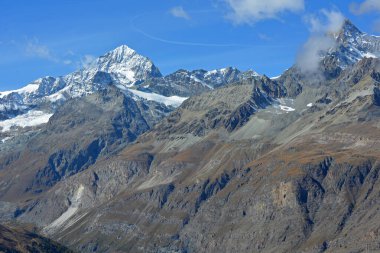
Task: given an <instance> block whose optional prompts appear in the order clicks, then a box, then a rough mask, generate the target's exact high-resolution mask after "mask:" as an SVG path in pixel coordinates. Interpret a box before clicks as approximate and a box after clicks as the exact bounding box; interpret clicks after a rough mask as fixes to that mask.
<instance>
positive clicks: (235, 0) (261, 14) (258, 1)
mask: <svg viewBox="0 0 380 253" xmlns="http://www.w3.org/2000/svg"><path fill="white" fill-rule="evenodd" d="M225 2H226V3H227V4H228V6H229V7H230V9H231V12H230V13H229V14H228V15H227V17H228V18H229V19H231V20H232V21H233V22H234V23H236V24H240V23H249V24H252V23H255V22H257V21H259V20H262V19H276V18H278V15H279V14H281V13H283V12H299V11H303V10H304V8H305V3H304V0H225Z"/></svg>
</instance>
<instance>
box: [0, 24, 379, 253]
mask: <svg viewBox="0 0 380 253" xmlns="http://www.w3.org/2000/svg"><path fill="white" fill-rule="evenodd" d="M347 25H348V23H347V22H346V23H345V25H344V26H343V30H342V31H341V33H340V34H341V35H342V36H344V34H347V33H345V32H344V31H345V29H346V27H347ZM350 29H351V30H354V29H353V28H352V27H351V28H350ZM356 29H357V28H356ZM350 34H351V35H352V34H356V35H357V36H359V37H361V36H362V35H363V33H361V32H360V33H350ZM351 35H350V36H351ZM356 35H355V39H353V40H351V39H349V38H347V39H342V41H359V40H360V38H359V37H356ZM337 43H339V42H337ZM376 43H377V42H374V45H373V46H371V47H367V48H368V52H370V53H372V54H373V55H371V56H370V57H366V55H365V54H360V57H358V58H352V57H351V56H350V55H349V54H347V55H346V53H347V47H337V48H335V50H338V51H336V52H335V53H334V54H331V51H330V53H328V54H327V55H325V57H324V59H322V61H321V63H320V69H319V72H320V73H322V74H323V75H322V77H323V78H320V77H321V76H319V75H318V76H317V75H315V76H313V75H308V74H305V73H302V71H301V70H300V69H298V68H297V66H293V67H292V68H290V69H289V70H287V71H285V72H284V73H283V75H281V77H279V78H275V79H270V78H268V77H266V76H257V75H256V74H255V73H252V72H251V73H247V74H245V73H241V72H239V71H237V70H236V69H233V68H227V69H224V70H221V72H223V74H224V75H223V78H222V77H220V78H217V77H215V76H213V77H212V78H211V77H210V78H211V80H214V81H213V82H214V83H213V84H209V83H207V82H206V81H205V80H206V79H207V78H209V76H210V75H211V74H207V73H208V72H207V71H194V72H188V71H182V70H180V71H178V72H176V73H174V74H173V76H170V77H159V76H157V77H153V78H152V80H160V82H162V85H161V84H160V83H159V82H158V81H157V82H156V83H154V82H150V81H149V80H146V81H144V82H141V83H135V84H133V85H132V86H131V87H127V86H123V87H124V88H125V89H120V87H119V88H117V87H113V86H112V85H111V86H110V87H107V88H106V89H104V90H102V91H101V92H97V93H94V94H91V95H88V96H85V97H81V98H77V99H73V100H69V101H67V103H65V104H64V105H62V107H60V108H59V109H58V110H57V112H56V114H54V115H53V116H52V117H51V120H50V121H49V123H48V124H47V125H44V126H43V127H42V128H41V131H39V132H38V133H33V134H30V136H28V137H27V138H28V139H27V140H24V141H22V140H20V144H17V143H16V141H10V142H6V143H7V145H3V146H0V149H1V150H2V152H1V155H2V157H1V161H2V163H1V164H0V179H1V180H0V182H1V183H0V200H1V202H0V219H1V220H8V221H9V220H12V221H15V222H19V223H21V224H28V223H32V224H35V225H36V226H38V227H39V228H40V232H41V233H43V234H44V235H46V236H48V237H50V238H54V239H55V240H57V241H59V242H61V243H63V244H64V245H67V246H69V247H70V248H72V249H74V250H77V251H80V252H115V251H121V252H253V251H254V252H268V253H269V252H315V253H317V252H318V253H319V252H362V251H363V250H365V249H370V250H374V251H376V250H379V249H380V247H379V245H378V244H376V243H378V236H379V233H380V223H379V220H380V219H379V217H378V216H379V213H378V208H379V206H380V203H379V200H378V196H379V194H380V181H379V180H378V178H379V177H378V174H379V171H380V167H379V164H380V163H379V162H380V153H379V150H380V136H379V134H378V133H379V132H380V131H379V128H380V125H379V119H380V107H379V105H380V92H379V90H380V68H379V66H380V60H379V59H377V58H376V53H377V52H376ZM348 51H350V50H349V49H348ZM334 55H338V56H339V55H341V56H342V57H343V56H345V57H347V59H353V61H351V62H349V63H347V64H345V65H340V64H339V61H336V59H337V58H335V60H334V57H335V56H334ZM339 57H340V56H339ZM341 59H343V58H341ZM347 62H348V61H347ZM217 72H218V71H216V74H217ZM213 73H214V72H213ZM243 76H244V77H243ZM192 77H193V78H192ZM246 77H247V78H246ZM316 77H318V78H316ZM194 78H197V79H199V80H200V81H202V82H204V84H207V85H204V84H203V83H202V82H198V81H196V80H195V81H194V80H193V79H194ZM180 79H184V80H187V81H186V83H189V87H197V84H196V83H199V88H200V87H203V88H202V90H201V91H196V92H194V91H192V92H190V91H189V90H186V86H183V85H181V84H175V85H173V89H167V88H166V84H165V82H169V81H170V83H176V80H180ZM191 80H193V81H194V82H193V81H191ZM215 80H216V81H215ZM225 80H234V81H233V82H232V81H231V83H230V81H225ZM201 85H202V86H201ZM208 86H210V87H208ZM129 89H132V90H134V92H144V93H146V94H152V93H155V92H157V93H156V94H158V93H160V94H162V95H163V96H174V95H177V96H179V95H180V94H179V93H177V92H182V93H181V94H183V95H186V96H191V97H190V98H189V99H187V100H185V101H184V102H183V103H182V104H181V105H180V106H179V107H178V108H176V109H174V110H173V109H170V108H169V109H168V108H167V107H165V106H164V105H163V104H159V103H155V102H154V101H151V102H150V103H151V104H150V105H149V106H148V105H147V101H145V100H140V99H137V100H136V99H133V97H132V98H131V97H130V96H129V95H126V94H129V93H128V92H132V91H129ZM203 89H204V90H203ZM174 90H175V91H176V92H174ZM157 106H159V107H160V108H157ZM73 108H80V110H79V111H78V112H77V113H75V114H74V115H72V109H73ZM165 110H167V111H165ZM157 113H160V114H159V115H155V114H157ZM25 138H26V137H25ZM57 139H59V140H62V141H61V142H59V143H58V142H56V141H54V140H57ZM0 145H1V144H0ZM25 145H26V146H25ZM15 174H17V177H15V176H14V175H15Z"/></svg>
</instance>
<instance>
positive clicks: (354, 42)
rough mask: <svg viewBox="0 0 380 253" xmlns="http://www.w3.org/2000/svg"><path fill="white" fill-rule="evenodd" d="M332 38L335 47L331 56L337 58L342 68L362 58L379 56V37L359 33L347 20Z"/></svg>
mask: <svg viewBox="0 0 380 253" xmlns="http://www.w3.org/2000/svg"><path fill="white" fill-rule="evenodd" d="M334 37H335V38H334V39H335V41H336V47H335V49H334V50H332V53H331V54H332V55H333V56H334V57H336V58H337V60H338V62H339V65H340V67H342V68H346V67H347V66H350V65H352V64H355V63H357V62H358V61H360V60H361V59H363V58H364V57H367V58H369V57H372V58H376V57H378V56H379V55H380V37H377V36H373V35H369V34H366V33H364V32H362V31H360V30H359V28H357V27H356V26H355V25H354V24H353V23H352V22H351V21H350V20H348V19H346V20H345V21H344V23H343V25H342V28H341V29H340V31H339V32H338V33H337V34H335V36H334Z"/></svg>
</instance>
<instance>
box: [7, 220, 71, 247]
mask: <svg viewBox="0 0 380 253" xmlns="http://www.w3.org/2000/svg"><path fill="white" fill-rule="evenodd" d="M0 251H1V252H20V253H27V252H35V253H66V252H67V253H69V252H72V251H71V250H69V249H67V248H65V247H64V246H62V245H59V244H58V243H55V242H53V241H51V240H49V239H47V238H44V237H42V236H39V235H37V234H35V233H32V232H29V231H26V230H24V229H20V228H9V227H5V226H2V225H0Z"/></svg>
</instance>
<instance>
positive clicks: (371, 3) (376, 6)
mask: <svg viewBox="0 0 380 253" xmlns="http://www.w3.org/2000/svg"><path fill="white" fill-rule="evenodd" d="M350 10H351V12H352V13H354V14H356V15H361V14H364V13H368V12H373V11H380V1H379V0H366V1H364V2H362V3H361V4H358V3H352V4H351V5H350Z"/></svg>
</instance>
